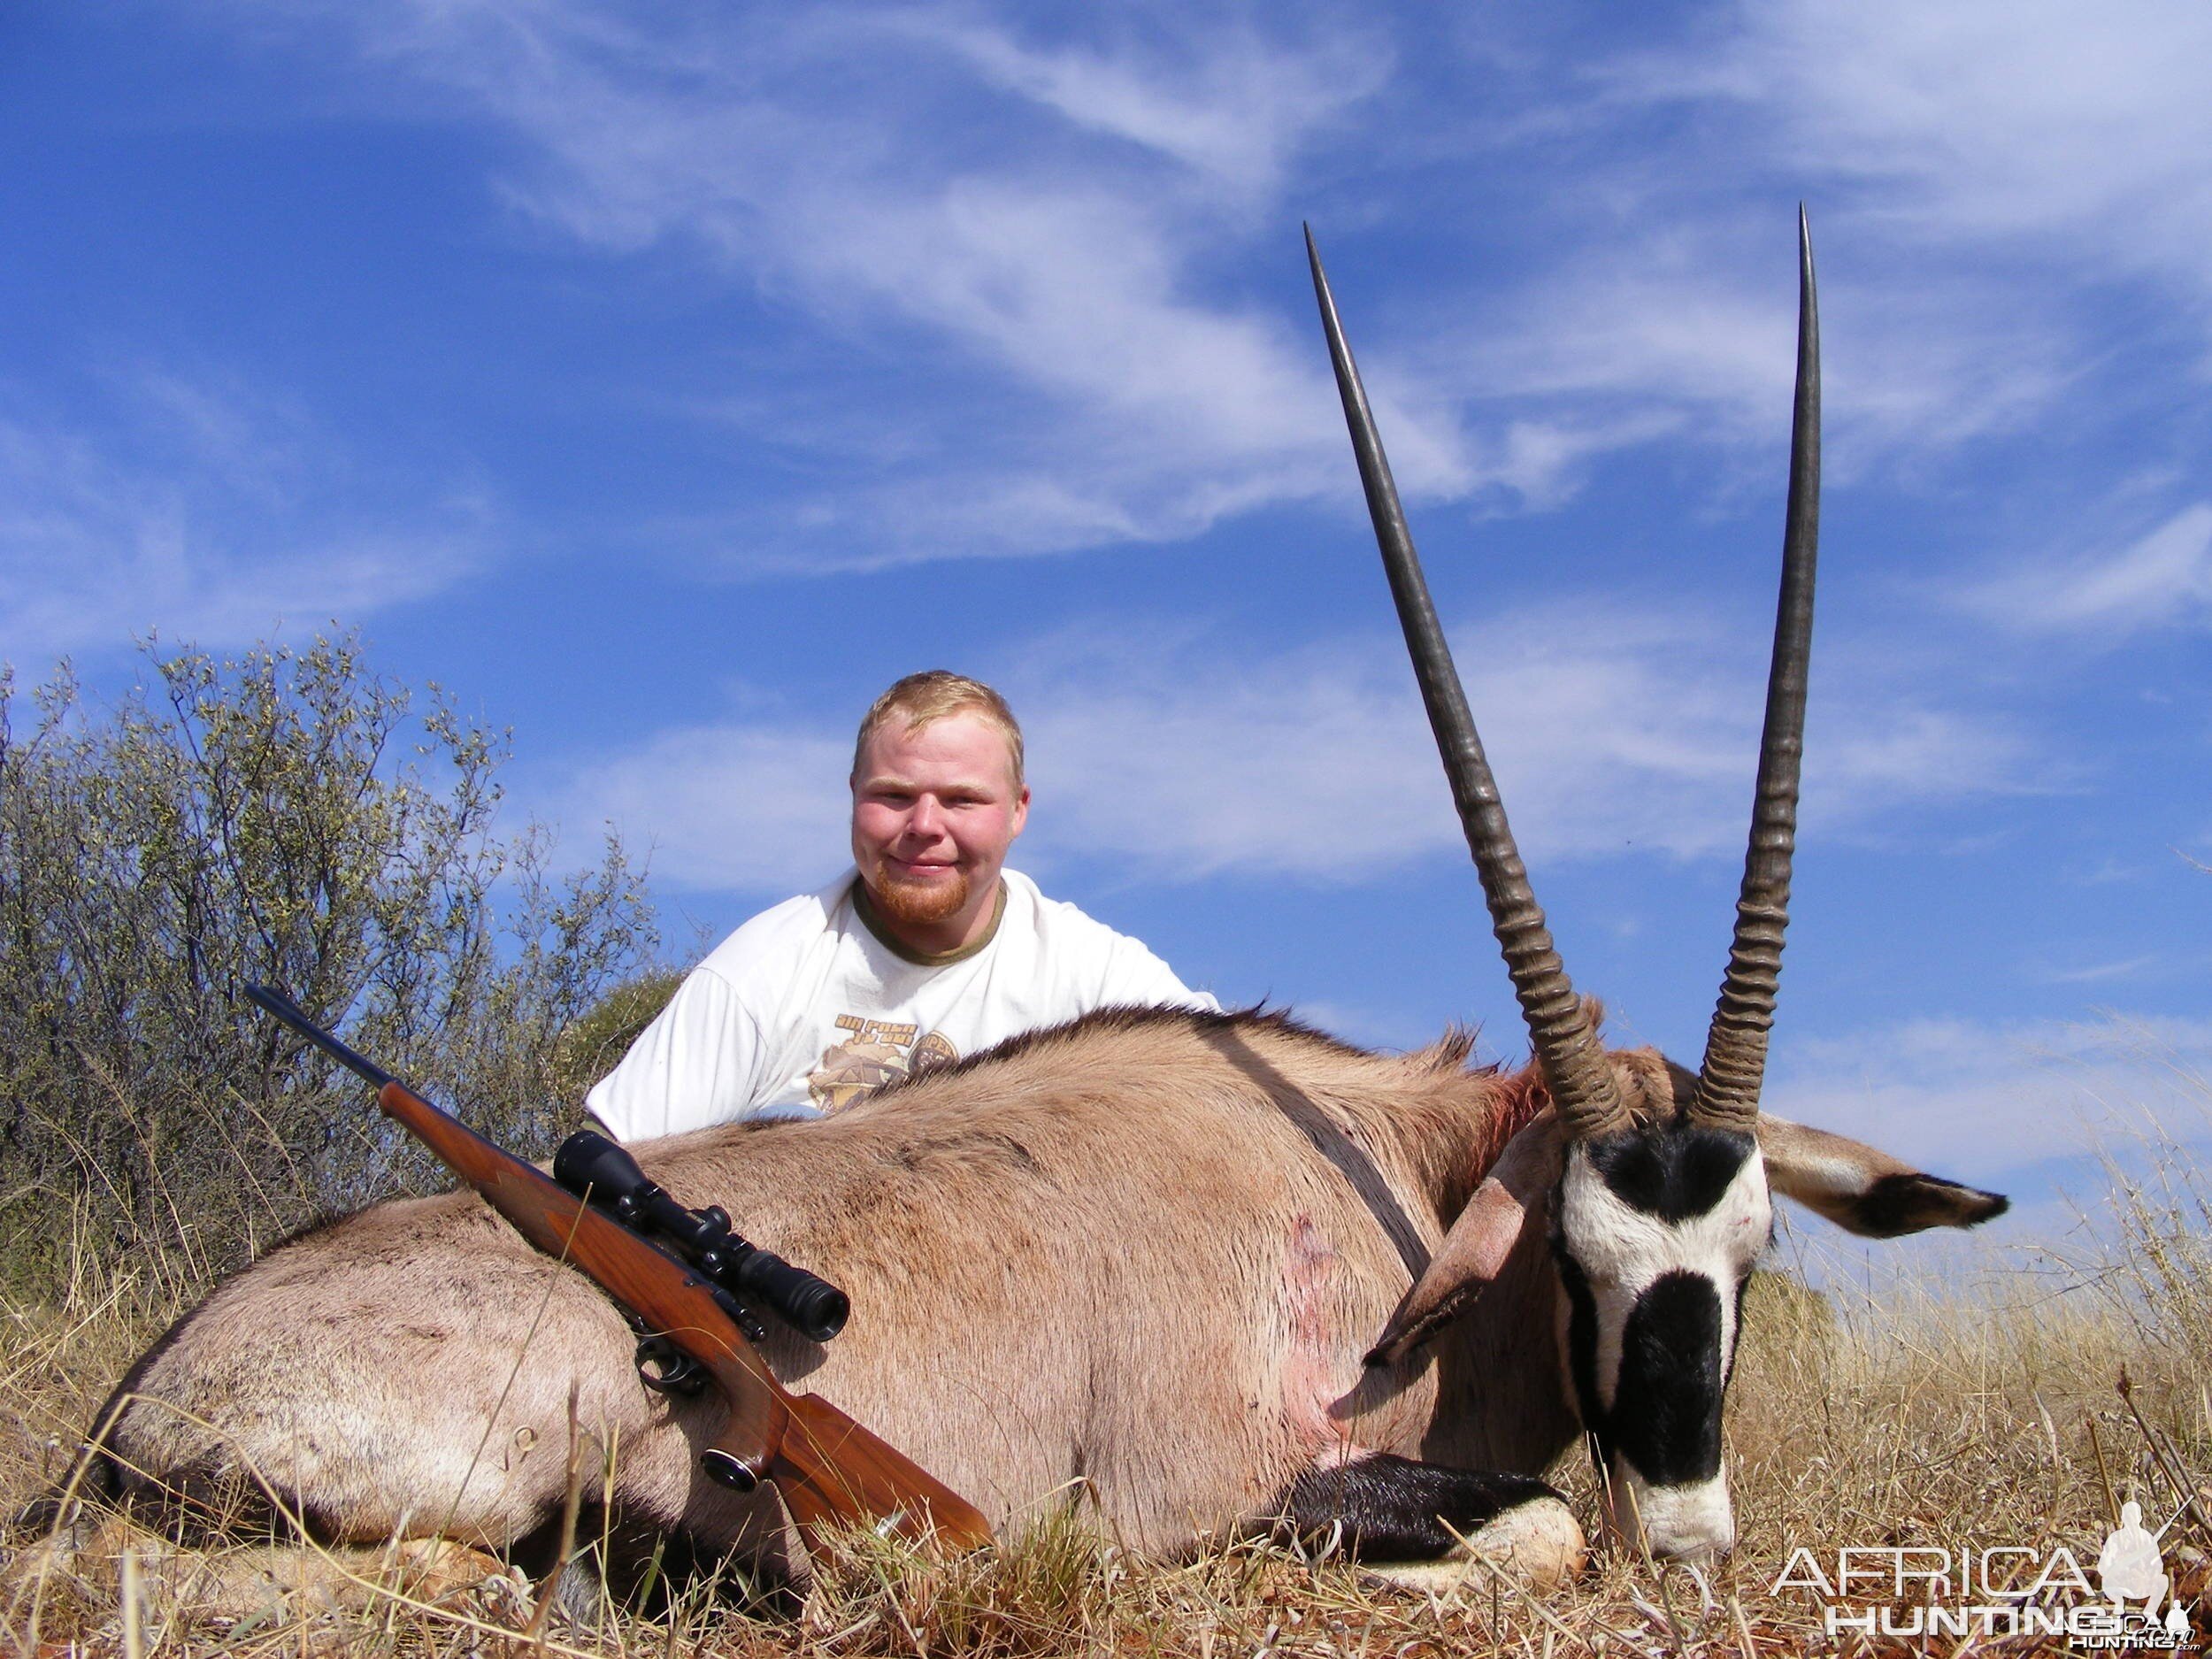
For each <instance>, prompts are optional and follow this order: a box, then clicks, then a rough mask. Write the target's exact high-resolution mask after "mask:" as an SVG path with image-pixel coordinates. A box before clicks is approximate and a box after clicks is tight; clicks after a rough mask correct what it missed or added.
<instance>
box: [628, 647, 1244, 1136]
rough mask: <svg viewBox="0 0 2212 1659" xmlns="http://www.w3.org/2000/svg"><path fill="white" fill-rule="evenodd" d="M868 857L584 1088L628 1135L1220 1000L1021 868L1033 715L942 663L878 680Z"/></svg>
mask: <svg viewBox="0 0 2212 1659" xmlns="http://www.w3.org/2000/svg"><path fill="white" fill-rule="evenodd" d="M851 785H852V797H853V812H852V853H853V867H852V868H851V869H850V870H848V871H847V872H845V873H844V874H843V875H841V876H840V877H839V878H838V879H836V880H835V881H833V882H832V883H831V884H830V885H829V886H828V887H824V888H823V889H822V890H821V891H820V892H818V893H810V894H803V895H801V896H799V897H797V898H795V899H790V900H787V901H786V902H783V903H781V904H779V905H777V906H776V907H775V908H774V909H773V910H764V911H763V912H762V913H761V914H760V915H758V916H756V917H755V918H753V919H752V920H751V921H749V922H747V923H746V924H745V925H744V926H742V927H741V928H739V929H738V930H737V932H735V933H733V934H731V935H730V937H729V938H727V939H726V940H725V941H722V943H721V944H720V945H718V946H717V947H716V948H715V949H714V950H713V951H712V952H710V954H709V955H708V956H707V957H706V959H705V960H704V961H703V962H701V963H700V964H699V965H698V966H697V967H696V968H695V969H693V970H692V972H690V973H689V974H688V975H687V977H686V978H685V979H684V982H683V984H682V985H681V986H680V987H678V989H677V992H676V995H675V996H674V997H673V998H672V999H671V1001H670V1002H669V1004H668V1006H667V1007H666V1008H665V1009H664V1010H662V1011H661V1014H660V1015H659V1017H658V1018H656V1019H655V1020H654V1021H653V1023H652V1024H651V1025H649V1026H648V1027H647V1028H646V1030H645V1032H644V1033H643V1034H642V1035H641V1036H640V1037H639V1039H638V1041H636V1043H635V1044H634V1045H633V1046H632V1048H631V1049H630V1051H629V1053H628V1054H626V1056H623V1059H622V1063H621V1064H619V1065H618V1066H617V1067H616V1068H615V1069H614V1071H612V1072H611V1073H610V1074H609V1075H608V1076H607V1077H606V1078H605V1079H603V1080H602V1081H601V1082H600V1083H599V1085H598V1086H597V1087H595V1088H594V1089H593V1090H592V1091H591V1094H590V1095H589V1097H588V1102H589V1105H590V1107H591V1110H592V1113H593V1115H594V1116H595V1117H596V1118H598V1119H599V1120H600V1121H601V1122H602V1123H603V1124H605V1125H607V1127H608V1128H609V1130H610V1131H611V1132H612V1133H614V1134H616V1135H617V1136H618V1137H619V1138H621V1139H623V1140H625V1141H635V1140H642V1139H645V1138H647V1137H649V1136H654V1135H664V1134H674V1133H680V1131H683V1130H687V1129H697V1128H703V1127H704V1126H705V1125H709V1124H718V1123H729V1122H733V1121H735V1120H737V1119H740V1118H759V1117H821V1116H825V1115H826V1114H828V1113H832V1112H835V1111H838V1110H841V1109H843V1108H844V1107H846V1106H848V1105H850V1104H851V1103H852V1102H854V1101H855V1100H857V1099H858V1098H860V1097H861V1096H862V1095H864V1094H867V1093H869V1092H870V1091H871V1090H872V1089H874V1088H878V1087H881V1086H882V1085H883V1084H885V1083H887V1082H890V1081H893V1080H895V1079H898V1078H900V1077H902V1076H906V1075H908V1074H910V1073H912V1072H915V1071H923V1070H926V1069H929V1068H931V1067H933V1066H939V1065H948V1064H951V1063H952V1062H953V1061H955V1060H957V1059H960V1058H962V1057H963V1056H967V1055H972V1054H975V1053H978V1052H979V1051H980V1050H982V1049H984V1048H989V1047H990V1046H991V1045H993V1044H994V1043H997V1042H1002V1041H1004V1040H1005V1039H1007V1038H1009V1037H1011V1036H1015V1035H1018V1033H1022V1032H1025V1031H1031V1030H1034V1029H1036V1028H1038V1027H1041V1026H1046V1025H1059V1024H1062V1023H1063V1022H1064V1021H1066V1020H1070V1019H1073V1018H1076V1017H1077V1016H1078V1015H1080V1014H1086V1013H1088V1012H1090V1011H1091V1010H1094V1009H1098V1008H1108V1007H1113V1006H1117V1005H1122V1004H1164V1005H1171V1006H1182V1007H1190V1008H1201V1009H1213V1008H1216V1007H1217V1006H1218V1004H1217V1003H1216V1002H1215V1001H1214V999H1213V998H1212V997H1211V996H1210V995H1206V994H1204V993H1203V992H1194V991H1192V990H1191V989H1189V988H1188V987H1186V986H1185V985H1184V984H1183V982H1182V981H1181V980H1180V979H1177V978H1176V977H1175V974H1174V973H1173V972H1172V971H1171V969H1170V968H1169V967H1168V965H1167V964H1165V963H1164V962H1162V961H1161V960H1160V959H1159V958H1158V957H1157V956H1154V955H1153V954H1152V953H1151V952H1150V951H1149V950H1148V949H1145V948H1144V946H1143V945H1141V944H1140V943H1139V942H1138V941H1136V940H1133V939H1131V938H1128V937H1126V936H1125V935H1124V934H1121V933H1115V932H1114V931H1113V930H1112V929H1111V928H1110V927H1107V926H1103V925H1102V924H1101V923H1098V922H1094V921H1093V920H1092V919H1091V918H1089V917H1087V916H1086V915H1084V914H1083V912H1082V911H1080V910H1077V909H1076V908H1075V906H1073V905H1072V904H1065V903H1062V902H1057V901H1056V900H1052V899H1048V898H1046V897H1045V896H1044V895H1042V894H1041V893H1040V892H1039V891H1038V890H1037V885H1036V883H1034V882H1033V881H1032V880H1030V879H1029V878H1028V877H1026V876H1025V875H1022V874H1021V873H1020V872H1018V871H1012V870H1008V869H1007V868H1006V867H1005V864H1006V855H1007V851H1008V849H1010V848H1011V847H1012V845H1013V844H1014V841H1015V840H1016V838H1018V836H1019V835H1020V834H1021V833H1022V830H1023V828H1024V827H1025V826H1026V825H1027V823H1028V821H1029V786H1028V783H1027V782H1026V781H1025V774H1024V770H1023V754H1022V734H1021V726H1020V725H1019V724H1018V722H1017V721H1016V720H1015V718H1014V713H1013V710H1011V709H1010V708H1008V707H1007V705H1006V700H1005V699H1004V698H1003V697H1002V696H1000V695H998V693H997V692H995V691H994V690H992V689H991V688H990V687H988V686H986V685H984V684H983V683H982V682H980V681H979V680H970V679H967V678H965V677H964V676H963V675H959V674H953V673H949V672H945V671H943V670H941V669H933V670H931V671H930V672H926V673H920V674H910V675H908V676H907V677H906V678H905V679H903V680H900V681H898V683H897V684H895V685H894V686H892V687H890V689H889V690H887V691H886V692H885V693H884V694H883V695H881V696H880V697H879V698H877V699H876V701H875V704H874V706H873V707H872V708H871V709H870V710H868V713H867V716H866V718H864V719H863V720H862V721H861V723H860V731H859V734H858V736H857V737H856V739H855V741H854V745H853V771H852V778H851Z"/></svg>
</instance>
